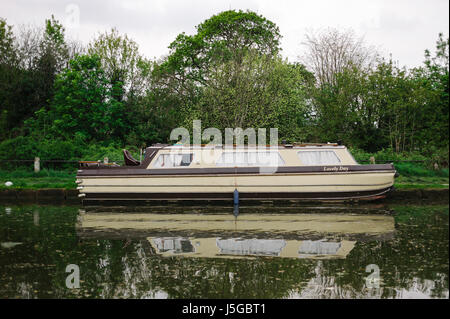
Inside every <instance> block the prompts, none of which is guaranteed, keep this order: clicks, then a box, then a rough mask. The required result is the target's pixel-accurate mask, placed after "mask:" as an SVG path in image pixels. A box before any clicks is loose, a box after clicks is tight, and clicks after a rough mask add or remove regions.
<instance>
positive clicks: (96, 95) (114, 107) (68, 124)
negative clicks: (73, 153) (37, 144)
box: [29, 55, 125, 142]
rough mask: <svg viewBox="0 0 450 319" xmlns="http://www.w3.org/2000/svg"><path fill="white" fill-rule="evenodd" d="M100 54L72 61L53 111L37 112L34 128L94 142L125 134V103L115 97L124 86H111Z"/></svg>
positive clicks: (59, 86)
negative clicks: (102, 65)
mask: <svg viewBox="0 0 450 319" xmlns="http://www.w3.org/2000/svg"><path fill="white" fill-rule="evenodd" d="M109 84H110V83H109V82H108V80H107V78H106V77H105V74H104V71H103V69H102V67H101V63H100V58H99V57H98V56H96V55H92V56H89V55H83V56H78V57H76V58H75V59H73V60H71V61H70V68H68V69H66V70H64V72H63V73H61V74H60V75H59V76H58V78H57V79H56V82H55V96H54V98H53V100H52V102H51V104H50V106H49V110H48V111H45V110H44V109H42V110H41V111H39V112H38V113H37V120H36V122H34V123H32V122H30V123H29V124H30V125H31V126H32V127H33V129H34V131H40V130H46V129H47V128H46V127H45V125H46V123H48V124H47V125H48V132H44V136H46V134H49V135H51V136H61V137H63V138H65V139H70V138H71V137H73V136H74V135H76V136H79V138H81V139H83V140H85V141H87V142H90V141H93V140H97V141H99V140H100V141H106V142H111V141H114V140H120V138H121V137H122V136H123V130H124V126H125V123H124V121H123V115H124V105H123V103H122V102H120V101H118V100H116V99H115V98H114V96H115V95H118V94H119V95H120V93H117V92H118V91H119V92H120V91H121V87H116V86H110V85H109Z"/></svg>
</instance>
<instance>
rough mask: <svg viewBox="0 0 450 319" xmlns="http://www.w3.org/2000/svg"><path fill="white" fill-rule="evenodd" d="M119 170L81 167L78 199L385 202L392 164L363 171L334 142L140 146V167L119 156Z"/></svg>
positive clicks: (94, 165) (85, 164)
mask: <svg viewBox="0 0 450 319" xmlns="http://www.w3.org/2000/svg"><path fill="white" fill-rule="evenodd" d="M123 153H124V165H118V164H115V163H106V164H104V163H100V162H80V167H79V170H78V173H77V177H76V183H77V184H78V190H79V196H80V197H81V198H82V200H83V203H84V202H85V201H112V200H116V201H152V200H230V201H234V203H235V204H236V199H238V200H245V201H247V200H250V201H252V200H253V201H255V200H258V201H265V200H283V201H287V200H300V201H348V200H374V199H380V198H384V197H385V196H386V195H387V194H388V192H389V191H391V190H392V189H393V184H394V178H395V176H396V170H395V168H394V165H393V164H392V163H391V164H367V165H362V164H359V163H357V162H356V161H355V159H354V158H353V156H352V155H351V153H350V152H349V150H348V149H347V147H345V146H344V145H340V144H338V143H326V144H282V145H278V146H270V147H269V146H266V147H259V146H249V145H246V146H226V145H225V146H224V145H190V146H185V145H177V144H175V145H168V144H155V145H152V146H150V147H147V148H146V149H145V152H144V158H143V160H142V161H138V160H136V159H134V158H133V157H132V156H131V154H130V153H129V152H128V151H127V150H124V152H123Z"/></svg>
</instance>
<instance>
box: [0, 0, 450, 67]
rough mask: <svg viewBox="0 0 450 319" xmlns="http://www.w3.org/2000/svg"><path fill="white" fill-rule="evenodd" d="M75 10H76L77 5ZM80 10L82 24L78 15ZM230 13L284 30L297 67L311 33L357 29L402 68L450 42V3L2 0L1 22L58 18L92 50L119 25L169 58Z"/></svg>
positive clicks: (286, 49)
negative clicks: (442, 40) (184, 40)
mask: <svg viewBox="0 0 450 319" xmlns="http://www.w3.org/2000/svg"><path fill="white" fill-rule="evenodd" d="M73 5H75V7H74V6H73ZM73 8H78V9H79V24H78V25H77V24H76V23H73V22H75V21H76V19H74V17H76V14H74V12H75V13H76V12H77V9H75V11H74V10H73ZM228 9H236V10H238V9H242V10H247V9H248V10H252V11H255V12H257V13H259V14H262V15H263V16H264V17H266V18H267V19H269V20H271V21H272V22H274V23H275V24H277V25H278V27H279V28H280V33H281V35H282V36H283V38H282V42H281V46H282V49H283V51H282V54H283V56H285V57H287V58H288V59H289V60H290V61H297V60H298V56H299V55H301V54H302V50H303V49H304V48H303V46H302V45H301V42H302V41H303V39H304V36H305V32H306V31H307V30H308V29H317V28H326V27H337V28H341V29H347V28H352V29H353V30H354V31H355V32H356V34H358V35H360V36H364V39H365V41H366V43H367V44H369V45H374V46H375V47H377V48H378V50H379V51H380V53H382V55H384V56H385V57H388V56H389V54H392V57H393V59H394V60H397V61H399V64H400V66H408V67H414V66H419V65H420V64H421V63H422V62H423V60H424V50H425V49H427V48H428V49H431V50H432V51H434V48H435V43H436V40H437V37H438V33H439V32H443V33H444V35H445V37H448V30H449V1H448V0H334V1H333V0H301V1H298V0H297V1H293V0H292V1H287V0H260V1H257V0H239V1H237V0H226V1H214V0H209V1H207V0H197V1H189V0H184V1H183V0H175V1H163V0H148V1H145V0H127V1H124V0H109V1H96V0H69V1H65V0H40V1H38V0H15V1H14V0H0V17H2V18H6V19H7V23H8V24H12V25H19V24H30V23H31V24H36V25H41V26H42V25H43V23H44V20H45V19H46V18H49V17H50V16H51V14H54V15H55V17H56V18H57V19H59V20H60V21H61V22H63V23H65V24H66V30H67V34H68V36H70V37H71V38H73V39H77V40H81V41H82V42H84V43H85V44H86V43H88V42H89V41H90V40H91V39H93V38H94V37H95V36H96V34H97V33H98V32H104V31H106V30H110V29H111V28H112V27H117V29H118V30H119V32H121V33H127V34H128V35H129V36H130V37H131V38H133V39H134V40H135V41H136V42H137V43H138V44H139V47H140V51H141V52H142V54H144V55H145V56H147V57H148V58H159V57H161V56H162V55H164V54H167V53H168V51H169V50H168V48H167V47H168V45H169V44H170V43H171V42H172V41H173V40H174V39H175V37H176V36H177V35H178V34H179V33H181V32H183V31H184V32H185V33H187V34H194V33H195V26H197V25H198V24H200V23H202V22H203V21H204V20H206V19H208V18H209V17H211V16H212V15H214V14H217V13H219V12H221V11H224V10H228Z"/></svg>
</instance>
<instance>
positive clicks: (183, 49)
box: [155, 10, 281, 97]
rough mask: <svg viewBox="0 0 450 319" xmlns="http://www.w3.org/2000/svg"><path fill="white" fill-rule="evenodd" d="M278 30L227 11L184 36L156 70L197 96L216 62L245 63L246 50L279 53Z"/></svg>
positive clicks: (261, 20)
mask: <svg viewBox="0 0 450 319" xmlns="http://www.w3.org/2000/svg"><path fill="white" fill-rule="evenodd" d="M280 37H281V36H280V33H279V29H278V27H277V26H276V25H275V24H274V23H273V22H271V21H269V20H267V19H266V18H264V17H262V16H260V15H258V14H256V13H254V12H251V11H247V12H243V11H234V10H229V11H224V12H221V13H219V14H217V15H214V16H212V17H211V18H209V19H208V20H205V21H204V22H203V23H201V24H200V25H199V26H197V33H196V34H195V35H192V36H190V35H186V34H185V33H182V34H180V35H178V36H177V38H176V39H175V41H173V42H172V43H171V44H170V46H169V48H170V50H171V52H170V54H169V56H168V57H167V59H166V60H165V61H164V63H162V64H161V66H160V67H159V68H156V69H155V71H156V72H158V73H160V74H163V75H165V76H166V78H169V79H171V80H173V81H177V82H178V83H179V84H178V86H179V87H178V92H179V93H180V94H185V95H189V94H190V95H191V97H192V94H194V95H195V94H196V93H197V91H196V90H195V88H196V87H197V86H199V85H200V86H201V85H205V84H206V81H207V79H208V74H207V71H208V70H209V65H210V64H211V63H213V61H214V60H218V61H220V62H226V61H229V60H235V61H238V62H239V61H242V59H243V57H244V55H245V53H246V51H247V50H249V49H252V50H256V51H257V52H259V53H260V54H269V55H275V54H276V53H278V52H279V51H280V47H279V40H280Z"/></svg>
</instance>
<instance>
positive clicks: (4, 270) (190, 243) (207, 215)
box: [0, 204, 449, 299]
mask: <svg viewBox="0 0 450 319" xmlns="http://www.w3.org/2000/svg"><path fill="white" fill-rule="evenodd" d="M448 216H449V207H448V205H434V206H433V205H430V206H401V205H398V206H389V207H385V206H364V207H361V206H336V207H332V206H328V207H302V208H298V207H297V208H296V207H262V206H261V207H260V206H250V207H241V208H240V209H239V211H237V210H236V209H233V207H231V208H230V207H219V206H201V207H195V206H186V207H180V206H160V207H158V206H155V207H119V206H118V207H100V206H98V207H80V206H62V205H59V206H56V205H53V206H52V205H16V206H14V205H1V204H0V298H233V299H234V298H448V297H449V256H448V251H449V224H448V222H449V218H448Z"/></svg>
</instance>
